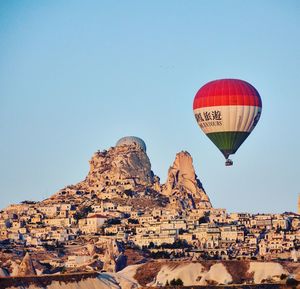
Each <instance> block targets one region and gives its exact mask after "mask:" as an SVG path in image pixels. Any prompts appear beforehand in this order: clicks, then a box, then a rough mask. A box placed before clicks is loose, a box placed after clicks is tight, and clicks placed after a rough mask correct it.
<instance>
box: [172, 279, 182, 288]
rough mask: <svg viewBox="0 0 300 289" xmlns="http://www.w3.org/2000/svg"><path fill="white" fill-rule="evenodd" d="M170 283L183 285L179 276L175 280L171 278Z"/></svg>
mask: <svg viewBox="0 0 300 289" xmlns="http://www.w3.org/2000/svg"><path fill="white" fill-rule="evenodd" d="M170 285H171V286H183V281H182V280H181V279H180V278H178V279H176V280H175V278H174V279H172V280H171V282H170Z"/></svg>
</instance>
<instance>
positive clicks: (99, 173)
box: [73, 144, 156, 193]
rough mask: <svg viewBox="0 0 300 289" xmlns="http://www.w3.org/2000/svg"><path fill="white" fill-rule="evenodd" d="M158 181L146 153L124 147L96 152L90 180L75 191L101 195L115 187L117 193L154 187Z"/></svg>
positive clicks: (89, 175)
mask: <svg viewBox="0 0 300 289" xmlns="http://www.w3.org/2000/svg"><path fill="white" fill-rule="evenodd" d="M155 180H156V178H154V174H153V172H152V171H151V163H150V160H149V158H148V156H147V154H146V152H145V151H144V150H143V149H142V148H141V147H140V146H139V145H135V144H131V145H126V144H125V145H120V146H116V147H112V148H110V149H109V150H107V151H106V150H104V151H98V152H96V153H95V154H94V155H93V157H92V159H91V160H90V171H89V173H88V175H87V177H86V178H85V180H84V181H82V182H80V183H78V184H77V185H75V186H73V189H77V190H83V191H93V192H95V193H101V192H103V191H105V189H106V188H107V187H111V188H112V187H113V188H114V189H115V191H116V192H117V191H122V190H134V189H135V188H136V187H137V186H147V187H151V186H152V185H153V184H154V183H155Z"/></svg>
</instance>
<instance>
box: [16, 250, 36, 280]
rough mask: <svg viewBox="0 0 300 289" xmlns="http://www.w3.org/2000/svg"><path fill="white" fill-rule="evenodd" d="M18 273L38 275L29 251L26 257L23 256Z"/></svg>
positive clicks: (20, 274)
mask: <svg viewBox="0 0 300 289" xmlns="http://www.w3.org/2000/svg"><path fill="white" fill-rule="evenodd" d="M17 275H18V276H32V275H37V274H36V270H35V268H34V266H33V262H32V260H31V258H30V255H29V253H28V252H27V253H26V254H25V257H24V258H23V260H22V262H21V264H20V265H19V268H18V273H17Z"/></svg>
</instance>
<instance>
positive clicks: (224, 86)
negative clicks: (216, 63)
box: [193, 79, 262, 109]
mask: <svg viewBox="0 0 300 289" xmlns="http://www.w3.org/2000/svg"><path fill="white" fill-rule="evenodd" d="M226 105H250V106H258V107H261V106H262V102H261V98H260V95H259V93H258V92H257V90H256V89H255V88H254V87H253V86H252V85H251V84H250V83H248V82H246V81H244V80H239V79H219V80H214V81H211V82H208V83H207V84H205V85H204V86H202V87H201V88H200V89H199V91H198V92H197V94H196V96H195V98H194V104H193V109H197V108H201V107H209V106H226Z"/></svg>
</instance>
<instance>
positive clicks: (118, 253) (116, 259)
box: [103, 240, 126, 272]
mask: <svg viewBox="0 0 300 289" xmlns="http://www.w3.org/2000/svg"><path fill="white" fill-rule="evenodd" d="M103 262H104V266H103V270H105V271H106V272H118V271H120V270H122V269H123V268H125V267H126V256H125V255H124V250H123V249H122V248H121V246H120V244H119V243H118V242H117V241H115V240H109V241H107V245H106V250H105V255H104V258H103Z"/></svg>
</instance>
